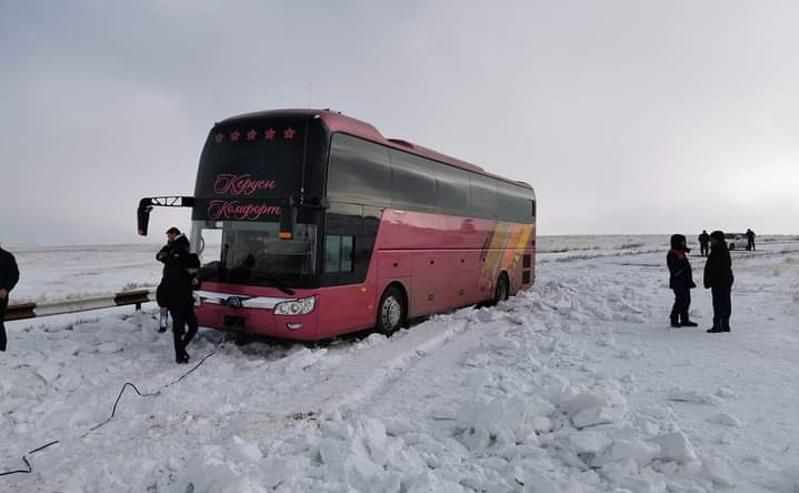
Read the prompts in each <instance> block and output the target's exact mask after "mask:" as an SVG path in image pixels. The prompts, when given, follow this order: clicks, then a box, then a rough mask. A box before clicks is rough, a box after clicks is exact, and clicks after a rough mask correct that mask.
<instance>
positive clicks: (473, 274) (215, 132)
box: [138, 110, 536, 340]
mask: <svg viewBox="0 0 799 493" xmlns="http://www.w3.org/2000/svg"><path fill="white" fill-rule="evenodd" d="M154 206H163V207H191V208H192V220H193V223H192V224H193V226H192V234H191V240H192V246H193V247H194V248H196V249H197V253H199V254H200V255H201V256H202V258H203V263H204V265H203V268H202V269H201V272H200V274H201V277H202V279H203V283H202V287H201V289H202V290H201V291H199V292H198V293H197V298H198V304H197V306H196V311H197V316H198V319H199V321H200V324H201V325H203V326H206V327H214V328H218V329H225V330H232V331H240V332H244V333H251V334H260V335H265V336H271V337H277V338H282V339H293V340H319V339H326V338H330V337H332V336H336V335H339V334H343V333H347V332H354V331H359V330H363V329H368V328H372V327H376V328H377V329H378V330H379V331H381V332H384V333H391V332H393V331H395V330H397V329H398V328H400V327H401V326H403V325H404V324H405V323H406V321H408V320H410V319H413V318H417V317H421V316H425V315H430V314H434V313H441V312H445V311H449V310H452V309H455V308H458V307H462V306H468V305H472V304H476V303H482V302H490V301H500V300H504V299H506V298H507V297H508V296H509V295H510V294H513V293H516V292H517V291H519V290H521V289H525V288H527V287H529V286H531V285H532V284H533V282H534V281H535V246H536V235H535V222H536V221H535V219H536V198H535V193H534V191H533V188H532V187H531V186H530V185H528V184H526V183H522V182H516V181H512V180H509V179H507V178H502V177H499V176H496V175H492V174H490V173H487V172H485V171H484V170H483V169H482V168H480V167H478V166H474V165H472V164H469V163H466V162H463V161H460V160H458V159H455V158H452V157H449V156H445V155H443V154H440V153H438V152H436V151H433V150H430V149H426V148H424V147H421V146H418V145H415V144H412V143H410V142H405V141H402V140H394V139H386V138H384V137H383V136H382V135H381V134H380V132H378V131H377V129H375V128H374V127H373V126H372V125H370V124H368V123H365V122H362V121H359V120H356V119H354V118H350V117H347V116H344V115H341V114H339V113H335V112H331V111H327V110H325V111H317V110H279V111H266V112H261V113H251V114H246V115H240V116H235V117H232V118H228V119H227V120H224V121H222V122H220V123H217V124H216V125H215V126H214V127H213V129H212V130H211V132H210V134H209V135H208V139H207V141H206V143H205V147H204V149H203V152H202V155H201V157H200V163H199V171H198V173H197V183H196V187H195V192H194V196H193V197H148V198H144V199H142V200H141V201H140V203H139V209H138V219H139V234H141V235H146V234H147V225H148V221H149V214H150V211H151V210H152V208H153V207H154Z"/></svg>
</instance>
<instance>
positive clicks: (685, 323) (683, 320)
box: [680, 313, 699, 327]
mask: <svg viewBox="0 0 799 493" xmlns="http://www.w3.org/2000/svg"><path fill="white" fill-rule="evenodd" d="M680 326H681V327H698V326H699V324H698V323H696V322H692V321H691V319H689V318H688V314H687V313H686V314H685V315H682V316H680Z"/></svg>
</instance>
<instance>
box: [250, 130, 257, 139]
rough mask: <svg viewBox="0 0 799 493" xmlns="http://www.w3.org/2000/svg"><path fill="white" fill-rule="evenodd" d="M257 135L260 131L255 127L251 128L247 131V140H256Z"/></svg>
mask: <svg viewBox="0 0 799 493" xmlns="http://www.w3.org/2000/svg"><path fill="white" fill-rule="evenodd" d="M257 136H258V132H257V131H256V130H255V129H250V131H249V132H247V140H255V137H257Z"/></svg>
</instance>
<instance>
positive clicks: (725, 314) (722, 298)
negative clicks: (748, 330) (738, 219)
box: [705, 231, 735, 333]
mask: <svg viewBox="0 0 799 493" xmlns="http://www.w3.org/2000/svg"><path fill="white" fill-rule="evenodd" d="M734 281H735V277H734V276H733V274H732V259H731V258H730V251H729V249H728V247H727V242H726V239H725V237H724V233H723V232H721V231H714V232H712V233H711V234H710V255H708V257H707V262H706V263H705V289H710V290H711V293H712V294H713V328H711V329H710V330H708V332H710V333H717V332H729V331H730V315H731V314H732V300H731V299H730V296H731V292H732V284H733V282H734Z"/></svg>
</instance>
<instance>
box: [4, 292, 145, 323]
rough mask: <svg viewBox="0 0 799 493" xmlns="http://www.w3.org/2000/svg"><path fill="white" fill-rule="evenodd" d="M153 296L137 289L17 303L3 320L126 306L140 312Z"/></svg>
mask: <svg viewBox="0 0 799 493" xmlns="http://www.w3.org/2000/svg"><path fill="white" fill-rule="evenodd" d="M154 296H155V290H154V289H137V290H134V291H122V292H119V293H116V294H113V295H109V296H97V297H93V298H85V299H82V300H65V301H58V302H53V303H17V304H14V305H9V306H8V308H7V309H6V316H5V320H6V321H11V320H24V319H28V318H36V317H47V316H50V315H64V314H67V313H78V312H87V311H91V310H100V309H103V308H114V307H117V306H126V305H136V310H141V306H142V304H143V303H148V302H150V301H153V299H154Z"/></svg>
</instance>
